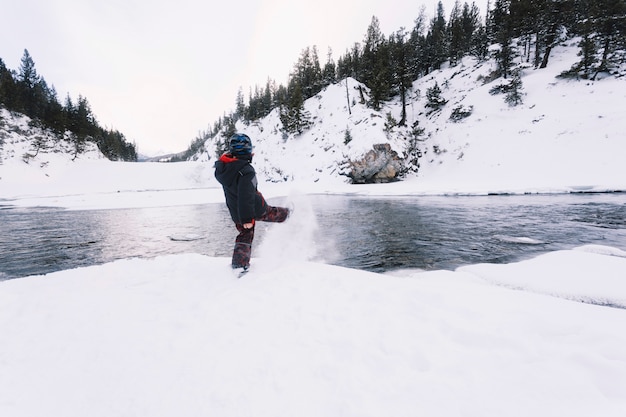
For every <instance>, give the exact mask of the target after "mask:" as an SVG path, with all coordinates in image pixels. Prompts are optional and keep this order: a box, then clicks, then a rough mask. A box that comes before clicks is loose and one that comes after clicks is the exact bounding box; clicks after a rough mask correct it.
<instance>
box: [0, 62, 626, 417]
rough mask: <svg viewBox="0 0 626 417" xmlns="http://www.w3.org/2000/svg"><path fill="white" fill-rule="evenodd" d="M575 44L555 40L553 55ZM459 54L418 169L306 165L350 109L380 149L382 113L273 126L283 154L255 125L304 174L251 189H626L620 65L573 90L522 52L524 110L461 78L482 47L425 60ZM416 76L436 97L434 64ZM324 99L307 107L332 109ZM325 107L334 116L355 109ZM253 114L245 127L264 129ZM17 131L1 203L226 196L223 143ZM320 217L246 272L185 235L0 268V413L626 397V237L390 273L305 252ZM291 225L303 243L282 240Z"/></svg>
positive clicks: (443, 410) (559, 403)
mask: <svg viewBox="0 0 626 417" xmlns="http://www.w3.org/2000/svg"><path fill="white" fill-rule="evenodd" d="M571 59H572V56H571V54H570V55H568V54H565V53H563V54H560V55H559V54H558V53H555V56H554V58H553V62H554V66H555V67H557V70H558V69H560V70H562V69H566V68H568V67H569V66H570V65H571ZM559 65H560V66H561V67H563V68H560V67H559ZM557 70H555V71H557ZM446 71H448V73H447V77H449V76H451V75H452V74H453V73H454V72H455V71H456V72H459V75H457V76H455V77H453V78H452V79H451V81H450V82H449V83H448V84H445V83H444V82H443V80H444V78H441V80H440V82H439V84H440V85H442V86H443V85H444V84H445V85H446V88H447V90H446V89H444V96H445V95H446V91H448V92H451V91H452V89H453V88H455V89H456V90H454V91H457V92H461V94H460V95H456V93H455V95H454V96H449V97H447V98H448V99H452V101H453V104H455V105H459V104H463V105H464V106H469V105H473V106H474V113H473V115H472V116H471V117H470V118H468V119H467V120H465V121H464V122H462V123H452V122H448V121H446V120H447V116H442V118H440V120H439V122H437V120H435V119H429V120H426V121H423V122H422V125H423V126H424V127H425V128H427V130H428V131H429V132H431V133H432V135H431V137H430V138H429V139H428V141H426V142H424V146H425V148H424V149H423V150H424V151H425V153H424V158H422V168H421V170H420V172H419V174H418V175H417V176H414V177H409V178H407V179H406V180H405V181H402V182H398V183H394V184H386V185H362V186H351V185H348V184H346V182H345V180H344V179H343V178H342V177H337V176H336V175H334V176H333V175H331V171H332V169H329V170H328V172H327V171H324V172H318V171H314V173H312V172H310V171H307V172H305V168H307V167H308V166H309V165H311V164H312V162H311V161H309V160H308V159H307V158H309V157H310V155H311V154H315V155H316V157H315V158H312V157H311V159H315V161H314V162H315V164H314V165H315V166H317V167H322V168H324V169H325V168H327V167H332V164H333V158H335V156H333V152H332V149H333V147H334V148H335V149H338V146H340V144H341V143H342V141H343V131H344V130H345V129H346V124H345V122H350V123H353V124H352V125H351V126H353V127H352V129H351V132H352V135H353V137H354V138H355V139H354V141H353V142H354V143H352V144H351V145H350V146H351V149H352V150H354V149H355V148H356V147H357V146H361V145H359V142H358V138H359V137H360V136H364V135H365V133H364V134H363V135H356V134H355V133H358V132H359V129H360V127H358V126H365V125H367V124H369V128H368V129H367V130H364V132H369V133H368V134H367V135H365V136H367V137H366V138H365V139H364V140H366V141H370V142H367V146H369V145H370V144H371V143H375V142H376V141H378V139H379V138H381V137H385V134H384V133H383V132H382V122H381V121H380V120H381V118H380V117H379V116H376V117H374V118H373V119H372V118H371V117H370V115H369V114H368V115H367V117H365V116H364V115H363V114H361V113H358V112H357V111H355V112H354V113H353V115H354V117H353V119H352V120H351V121H350V120H348V119H345V120H344V119H338V120H335V119H332V118H331V120H333V124H332V126H334V127H329V126H330V125H326V127H324V129H326V131H325V133H323V134H321V135H320V136H319V141H320V142H324V141H330V140H331V139H333V138H336V137H339V138H340V139H339V142H338V144H331V143H323V144H322V148H324V147H328V146H330V147H329V148H328V149H329V152H326V154H320V153H319V152H316V148H314V147H312V146H309V145H306V143H314V141H312V142H311V141H310V142H306V139H307V138H306V137H301V138H298V139H297V140H294V141H292V142H293V143H294V146H293V147H292V148H288V144H289V143H287V144H281V143H279V142H278V143H276V144H274V145H273V146H280V148H278V150H277V149H274V151H275V152H277V153H276V156H277V157H276V158H275V159H272V158H270V157H269V155H270V148H268V147H264V146H265V145H264V144H263V143H264V141H265V143H266V144H267V143H269V142H268V141H269V139H265V140H259V141H258V145H257V150H258V157H257V160H256V161H258V164H259V165H258V166H259V173H260V177H261V179H264V178H265V179H271V178H270V177H272V176H273V175H275V174H276V172H277V171H276V169H275V168H276V167H277V165H273V164H274V162H272V161H273V160H280V161H281V163H282V165H281V167H280V168H281V170H282V171H281V172H282V173H283V174H284V173H287V174H288V176H293V177H294V181H290V182H286V183H270V182H262V183H261V185H260V190H261V191H262V192H263V193H264V194H265V195H266V196H267V197H276V196H289V197H290V198H291V196H294V195H298V194H312V193H318V192H319V193H350V194H354V193H357V194H362V195H372V196H375V195H427V194H450V193H451V194H459V193H460V194H484V193H488V192H508V193H523V192H531V193H532V192H569V191H602V190H626V164H624V163H623V161H622V159H623V155H625V154H626V153H625V151H626V141H624V140H623V132H624V131H626V119H624V118H623V117H621V113H620V112H622V111H623V110H622V109H623V104H624V101H625V98H626V89H624V80H611V79H609V80H602V81H598V82H595V83H588V84H583V85H581V84H580V83H579V84H577V88H571V85H569V83H572V82H571V81H563V80H558V81H557V80H556V79H554V72H555V71H553V73H552V75H550V76H548V75H547V72H539V71H536V72H532V71H530V70H529V73H528V74H527V75H526V76H525V78H524V86H525V92H526V94H527V95H526V96H525V104H524V107H523V108H518V109H511V108H508V107H507V106H506V105H505V104H504V103H503V101H502V100H501V99H500V98H499V97H496V98H494V97H491V96H489V95H488V93H487V90H488V88H489V86H487V87H485V88H483V89H478V90H470V89H469V86H465V87H463V85H464V84H463V82H465V81H467V80H469V79H474V78H475V77H476V76H477V74H474V73H473V71H479V68H478V67H474V66H473V64H471V63H469V62H468V63H467V65H466V66H465V67H463V69H459V68H457V69H445V70H442V72H441V73H440V74H434V75H432V77H435V78H437V77H444V76H446ZM450 71H452V72H450ZM481 71H482V70H481ZM464 74H468V75H466V76H463V75H464ZM469 74H473V75H471V76H470V75H469ZM463 80H465V81H463ZM457 81H459V82H460V84H459V85H457V86H456V87H454V85H455V83H457ZM421 82H422V83H423V84H420V85H421V87H419V88H421V89H422V96H423V94H424V92H423V91H424V90H425V88H427V87H428V86H429V85H430V84H431V82H432V79H429V80H422V81H421ZM464 88H465V89H467V90H463V89H464ZM463 91H465V92H464V93H463ZM340 93H341V94H345V86H343V89H342V90H338V92H336V93H333V91H332V89H329V91H328V94H329V95H332V94H335V95H336V96H337V100H339V97H341V99H342V100H344V99H345V96H343V95H341V94H340ZM451 97H454V98H451ZM320 100H321V99H318V98H314V99H313V101H311V102H310V103H308V104H307V105H309V106H311V110H312V111H314V110H315V109H318V110H319V107H320V104H319V103H318V101H320ZM422 100H423V99H422ZM321 101H323V100H321ZM323 102H324V103H326V102H325V101H323ZM311 103H314V104H311ZM315 103H317V104H315ZM329 103H331V102H330V101H329ZM422 104H423V103H422ZM418 105H419V104H418V102H416V103H415V104H414V106H415V107H417V106H418ZM324 106H327V107H326V108H327V109H328V108H329V106H335V107H334V108H335V110H331V111H330V112H329V113H328V114H329V115H330V114H331V113H332V114H333V115H335V116H337V115H338V114H339V113H338V112H341V108H342V107H341V106H339V104H338V102H337V103H334V104H333V103H331V104H324ZM453 107H454V106H451V107H450V109H452V108H453ZM565 107H566V108H567V111H566V110H563V108H565ZM555 108H560V110H559V111H555V110H554V109H555ZM450 109H448V110H446V111H450ZM387 110H389V111H392V112H397V108H394V107H393V105H390V107H389V109H387ZM571 112H573V113H571ZM415 113H416V114H415V117H417V113H419V110H417V111H416V112H415ZM2 116H3V117H4V118H5V119H7V118H9V117H12V116H10V115H8V114H6V112H4V111H3V113H2ZM329 117H330V116H329ZM357 119H358V120H357ZM357 122H358V123H357ZM437 123H439V124H437ZM316 128H317V129H318V132H321V131H320V130H319V129H322V127H321V126H317V127H316ZM251 129H258V130H259V131H258V132H256V131H254V132H252V137H253V140H256V139H257V138H258V137H259V136H257V133H258V134H259V135H261V134H264V135H267V136H271V132H272V126H264V127H263V130H262V131H261V129H259V128H258V125H256V126H252V127H251ZM333 129H334V130H333ZM376 129H379V130H380V132H378V133H375V132H376ZM26 130H27V128H26V126H25V125H24V129H23V132H25V131H26ZM23 132H22V133H21V134H18V133H15V132H9V133H5V134H4V136H2V139H3V140H4V147H3V149H2V150H3V151H4V153H3V160H2V164H0V206H2V205H13V206H24V207H32V206H57V207H64V208H68V209H99V208H121V207H146V206H164V205H176V204H204V203H223V194H222V191H221V189H220V188H219V187H218V185H217V183H216V182H215V180H214V179H213V174H212V167H211V165H212V161H208V162H201V161H198V162H185V163H177V164H157V163H141V164H137V163H135V164H131V163H118V162H115V163H114V162H109V161H105V160H102V159H101V158H99V157H98V155H97V153H95V152H94V153H91V154H88V155H86V156H83V157H80V158H79V159H77V160H76V161H69V160H68V158H67V155H65V156H64V155H63V154H61V153H52V152H50V153H46V154H40V155H38V156H37V157H33V158H31V157H27V158H26V161H27V162H28V163H25V160H24V157H23V155H24V154H25V153H27V152H30V148H29V146H30V145H29V144H28V143H26V142H23V141H22V140H21V139H20V138H21V137H23V136H24V134H23ZM370 134H371V135H374V136H373V137H372V136H368V135H370ZM376 135H379V136H376ZM381 135H382V136H381ZM308 139H312V138H310V137H309V138H308ZM281 140H282V139H281ZM333 140H334V139H333ZM392 142H393V141H392ZM283 145H284V148H283ZM331 145H332V146H331ZM396 145H397V144H396ZM396 145H394V146H396ZM316 146H317V145H316ZM367 146H365V148H367ZM8 149H10V152H12V153H13V157H10V156H11V155H9V154H8V153H7V150H8ZM435 149H437V152H435V151H434V150H435ZM317 150H319V149H317ZM342 152H343V150H342V151H339V150H337V152H335V154H337V155H339V154H341V153H342ZM346 152H348V151H346ZM307 155H308V156H307ZM255 163H256V162H255ZM298 167H299V168H300V169H302V170H303V171H302V172H305V175H302V178H299V175H297V174H298V171H297V170H296V169H297V168H298ZM292 174H293V175H292ZM311 218H312V217H311V213H309V212H307V210H306V206H305V207H302V206H301V207H299V209H298V210H296V212H295V214H294V216H293V218H291V219H290V220H289V221H288V222H286V223H285V224H280V225H274V226H272V228H270V229H269V230H268V232H267V233H266V234H265V236H264V241H263V242H262V243H261V245H260V247H259V250H258V251H257V252H256V253H255V258H253V270H252V272H250V273H249V274H248V275H246V276H245V277H244V278H242V279H237V278H236V277H235V276H234V275H233V273H232V271H231V270H230V267H229V263H230V259H226V258H219V257H208V256H202V255H199V254H184V255H172V256H164V257H158V258H155V259H150V260H146V259H125V260H120V261H116V262H113V263H109V264H105V265H100V266H93V267H87V268H80V269H74V270H69V271H61V272H57V273H52V274H48V275H46V276H35V277H28V278H23V279H14V280H10V281H4V282H0V416H7V417H32V416H63V417H73V416H77V417H78V416H81V417H82V416H85V415H87V416H95V417H97V416H103V417H104V416H106V417H111V416H153V417H159V416H208V415H212V416H226V417H228V416H272V417H276V416H342V417H343V416H422V415H426V416H438V417H447V416H455V417H456V416H472V417H473V416H476V417H490V416H493V417H496V416H497V417H501V416H520V417H528V416H531V415H532V416H537V417H538V416H550V417H552V416H568V417H588V416H603V417H613V416H615V417H618V416H619V417H622V416H624V415H626V333H624V331H623V329H625V328H626V252H625V250H626V248H625V247H622V248H611V247H604V246H584V247H580V248H577V249H575V250H568V251H558V252H552V253H548V254H545V255H542V256H539V257H537V258H535V259H531V260H527V261H523V262H519V263H513V264H506V265H487V264H484V265H472V266H466V267H462V268H459V269H457V270H455V271H432V272H417V271H399V272H398V273H395V274H393V275H389V274H386V275H382V274H375V273H370V272H364V271H357V270H351V269H345V268H341V267H336V266H330V265H325V264H322V263H312V262H310V261H309V260H310V259H311V254H312V253H313V254H314V253H315V250H316V249H317V248H316V247H315V242H313V241H312V240H308V237H307V236H308V235H307V233H306V228H307V227H313V226H314V225H312V224H311V222H310V220H311ZM294 230H298V231H299V236H300V237H301V239H300V240H299V241H298V242H292V241H290V240H289V239H286V238H285V237H286V236H289V235H290V234H292V233H291V232H293V231H294ZM296 243H297V244H296ZM269 246H272V247H273V248H272V249H273V250H267V249H268V247H269ZM274 254H278V255H274Z"/></svg>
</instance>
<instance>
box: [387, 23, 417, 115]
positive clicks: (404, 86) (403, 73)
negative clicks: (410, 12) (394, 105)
mask: <svg viewBox="0 0 626 417" xmlns="http://www.w3.org/2000/svg"><path fill="white" fill-rule="evenodd" d="M406 36H407V33H406V31H405V30H404V28H401V29H400V30H399V31H398V32H396V33H395V34H394V35H393V36H392V37H391V38H390V40H389V45H390V49H391V57H392V58H391V68H392V71H393V73H392V83H393V86H394V90H395V91H397V92H398V93H399V94H400V102H401V103H402V114H401V117H400V121H399V122H398V124H399V125H400V126H405V125H406V96H407V92H408V90H409V89H410V88H411V87H412V86H413V79H412V77H411V75H412V73H411V66H410V52H409V51H410V45H409V44H408V43H407V42H406V41H405V39H406Z"/></svg>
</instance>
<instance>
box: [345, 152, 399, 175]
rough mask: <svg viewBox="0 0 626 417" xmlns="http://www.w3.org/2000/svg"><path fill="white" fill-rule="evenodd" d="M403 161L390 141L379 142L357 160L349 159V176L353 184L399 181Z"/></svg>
mask: <svg viewBox="0 0 626 417" xmlns="http://www.w3.org/2000/svg"><path fill="white" fill-rule="evenodd" d="M403 165H404V163H403V161H402V159H401V158H400V157H399V156H398V153H397V152H395V151H394V150H392V149H391V145H389V144H388V143H382V144H377V145H374V146H373V149H372V150H370V151H368V152H367V153H366V154H365V155H364V156H363V158H361V159H359V160H357V161H348V166H349V170H348V172H347V174H346V175H347V176H348V177H349V178H350V179H351V180H352V183H353V184H371V183H385V182H392V181H397V180H398V176H399V175H400V173H401V172H403Z"/></svg>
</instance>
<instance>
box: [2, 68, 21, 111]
mask: <svg viewBox="0 0 626 417" xmlns="http://www.w3.org/2000/svg"><path fill="white" fill-rule="evenodd" d="M0 103H2V104H4V105H5V106H7V108H9V109H15V108H16V107H17V85H16V83H15V78H14V76H13V73H12V72H11V71H10V70H9V69H8V68H7V67H6V65H5V64H4V61H3V60H2V58H0Z"/></svg>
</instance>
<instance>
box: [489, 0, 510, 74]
mask: <svg viewBox="0 0 626 417" xmlns="http://www.w3.org/2000/svg"><path fill="white" fill-rule="evenodd" d="M509 5H510V0H496V3H495V6H494V9H493V11H492V12H491V20H492V30H493V32H494V39H495V42H496V43H498V44H499V48H498V50H497V51H496V52H495V54H494V55H495V59H496V62H497V64H498V75H499V76H501V77H503V78H507V77H509V76H510V75H511V67H512V66H513V59H514V57H515V51H514V49H513V24H512V23H513V22H512V19H511V15H510V13H509Z"/></svg>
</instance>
